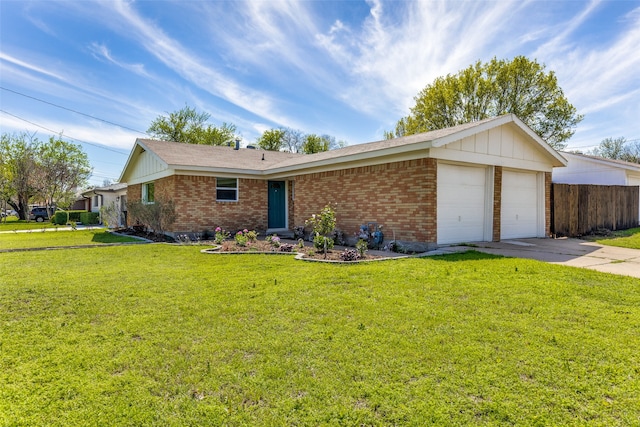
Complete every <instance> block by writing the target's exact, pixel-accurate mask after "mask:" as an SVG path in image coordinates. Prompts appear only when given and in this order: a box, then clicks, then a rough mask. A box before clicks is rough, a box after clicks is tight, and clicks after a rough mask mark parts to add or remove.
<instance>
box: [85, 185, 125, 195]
mask: <svg viewBox="0 0 640 427" xmlns="http://www.w3.org/2000/svg"><path fill="white" fill-rule="evenodd" d="M126 188H127V183H126V182H119V183H117V184H111V185H105V186H104V187H93V188H89V189H87V190H84V191H82V192H81V193H80V194H81V195H82V194H89V193H91V194H93V193H96V192H102V193H115V192H116V191H120V190H124V189H126Z"/></svg>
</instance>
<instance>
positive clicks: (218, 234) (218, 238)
mask: <svg viewBox="0 0 640 427" xmlns="http://www.w3.org/2000/svg"><path fill="white" fill-rule="evenodd" d="M229 236H230V234H229V232H228V231H226V230H223V229H222V227H216V230H215V235H214V236H213V241H214V242H215V244H216V245H221V244H222V242H224V241H225V240H227V239H228V238H229Z"/></svg>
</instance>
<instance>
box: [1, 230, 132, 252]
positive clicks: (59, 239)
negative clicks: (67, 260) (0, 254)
mask: <svg viewBox="0 0 640 427" xmlns="http://www.w3.org/2000/svg"><path fill="white" fill-rule="evenodd" d="M127 242H140V240H139V239H135V238H132V237H128V236H119V235H116V234H111V233H109V232H108V231H107V230H104V229H94V230H75V231H71V230H61V231H42V230H40V231H31V232H20V233H0V250H2V249H29V248H54V247H60V246H82V245H103V244H106V243H127Z"/></svg>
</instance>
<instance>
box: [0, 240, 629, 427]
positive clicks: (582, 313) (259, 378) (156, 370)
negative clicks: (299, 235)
mask: <svg viewBox="0 0 640 427" xmlns="http://www.w3.org/2000/svg"><path fill="white" fill-rule="evenodd" d="M199 250H200V248H199V247H197V246H175V245H135V246H117V247H103V248H94V249H77V250H74V251H73V252H72V253H73V261H72V262H69V254H70V253H71V251H65V250H58V251H51V252H42V251H38V252H22V253H3V254H0V282H1V285H0V307H1V309H0V384H2V386H0V425H11V426H33V425H49V426H67V425H74V426H75V425H77V426H83V425H92V426H93V425H105V426H111V425H132V426H134V425H135V426H146V425H163V426H182V425H231V426H240V425H265V426H280V425H335V426H339V425H340V426H341V425H385V426H386V425H403V426H405V425H409V426H423V425H487V426H488V425H491V426H495V425H563V426H584V425H598V426H627V425H637V424H638V420H639V419H640V393H639V392H638V391H639V390H640V353H639V352H638V349H639V348H640V334H638V331H639V330H640V280H637V279H632V278H627V277H623V276H614V275H607V274H601V273H598V272H594V271H590V270H580V269H574V268H569V267H562V266H556V265H550V264H544V263H541V262H537V261H531V260H522V259H508V258H494V257H491V256H489V255H485V254H480V253H477V252H470V253H466V254H462V255H453V256H448V257H438V258H435V259H405V260H395V261H385V262H379V263H367V264H360V265H327V264H319V263H307V262H301V261H295V260H294V259H293V257H289V256H269V255H233V256H230V255H204V254H201V253H200V252H199Z"/></svg>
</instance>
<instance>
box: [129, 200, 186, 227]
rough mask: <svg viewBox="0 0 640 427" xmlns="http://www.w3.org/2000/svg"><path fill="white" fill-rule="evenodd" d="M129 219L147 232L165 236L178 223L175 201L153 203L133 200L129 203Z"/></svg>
mask: <svg viewBox="0 0 640 427" xmlns="http://www.w3.org/2000/svg"><path fill="white" fill-rule="evenodd" d="M127 209H128V212H129V217H131V219H133V220H134V221H137V222H138V223H140V224H142V225H144V226H145V228H146V229H147V231H153V232H154V233H156V234H164V230H166V229H167V228H169V227H170V226H171V225H172V224H173V223H174V222H175V221H176V209H175V204H174V203H173V200H159V199H156V201H155V202H153V203H144V202H142V201H141V200H131V201H129V202H128V203H127Z"/></svg>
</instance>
